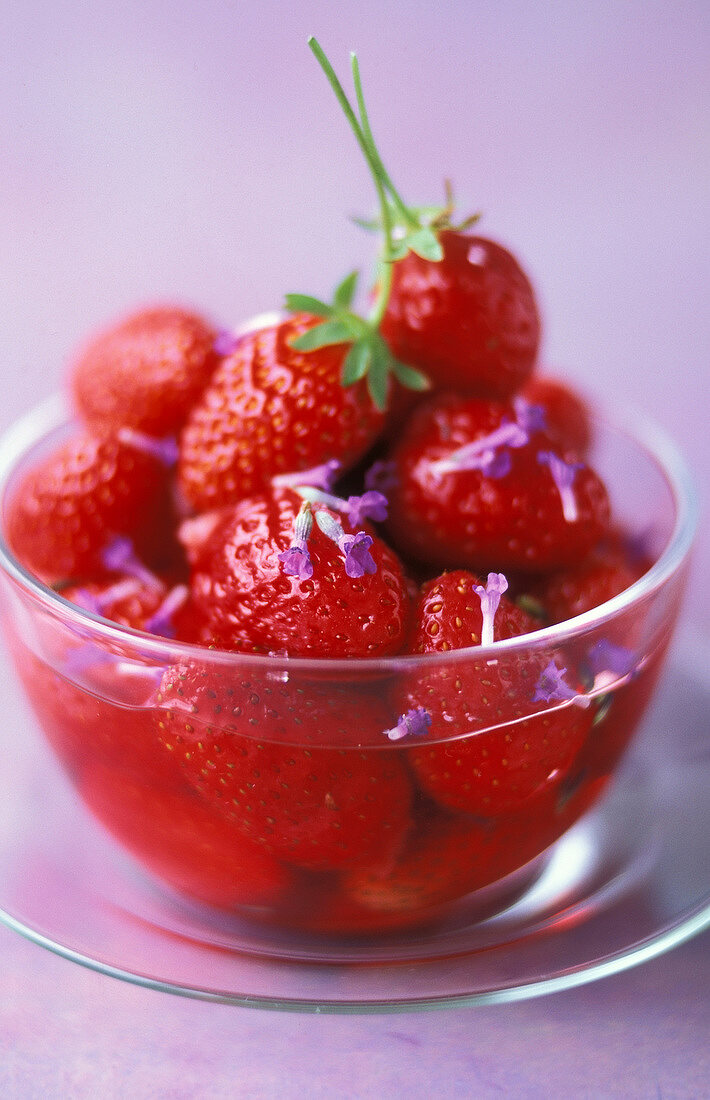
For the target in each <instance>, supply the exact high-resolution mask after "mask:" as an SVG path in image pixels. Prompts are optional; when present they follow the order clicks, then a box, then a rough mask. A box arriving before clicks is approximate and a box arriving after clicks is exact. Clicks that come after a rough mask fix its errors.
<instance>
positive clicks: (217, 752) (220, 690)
mask: <svg viewBox="0 0 710 1100" xmlns="http://www.w3.org/2000/svg"><path fill="white" fill-rule="evenodd" d="M158 701H159V708H158V710H157V711H156V718H157V721H158V725H159V730H160V737H161V739H162V741H163V743H164V744H165V746H166V748H167V749H169V750H170V751H171V753H172V754H173V755H174V756H175V757H176V758H177V759H178V760H179V762H180V764H181V766H182V768H183V771H184V773H185V775H186V776H187V778H188V779H189V781H190V782H191V783H192V784H193V785H194V787H195V788H196V789H197V790H198V791H199V792H200V794H201V795H202V796H203V798H204V799H205V800H206V802H207V803H208V804H209V805H210V806H213V807H218V808H219V809H220V811H221V812H222V813H223V814H224V815H225V817H227V818H229V820H230V821H233V822H234V823H235V824H236V825H237V826H238V828H239V829H240V831H241V832H243V833H244V835H246V836H247V837H249V838H250V840H252V841H254V842H256V843H257V844H259V845H261V846H263V847H264V848H265V849H266V850H267V851H269V852H272V853H274V854H276V855H278V856H279V857H280V858H283V859H285V860H287V861H288V862H289V863H293V864H295V865H297V866H299V867H305V868H309V869H312V870H329V869H334V868H339V867H345V866H353V865H357V866H360V865H367V864H373V863H376V864H377V865H378V866H379V865H381V864H385V863H387V861H391V860H392V859H393V858H394V856H395V855H396V854H397V853H398V851H399V849H400V848H401V846H402V843H403V841H404V837H405V835H406V833H407V831H408V829H409V825H410V802H411V783H410V780H409V778H408V775H407V773H406V771H405V769H404V766H403V764H402V762H401V760H400V758H399V756H400V755H401V754H398V753H397V752H396V751H392V750H391V749H390V750H389V751H387V750H386V751H384V752H383V751H377V750H365V749H355V748H343V749H335V748H320V747H318V745H317V742H318V741H319V740H320V741H323V742H324V743H325V744H329V745H334V744H337V743H338V742H339V741H340V742H341V743H342V742H345V743H347V741H348V740H352V732H351V729H350V727H351V725H353V724H356V725H357V727H358V728H363V729H367V728H370V727H374V728H379V729H383V727H384V725H385V721H384V714H383V711H382V704H381V703H380V702H379V701H378V700H377V699H376V698H375V697H367V696H363V697H362V698H360V699H359V700H358V702H357V706H356V707H355V706H353V699H352V698H351V697H350V696H349V695H348V694H347V693H345V692H344V691H342V690H341V691H339V690H337V688H333V686H332V685H330V684H327V683H325V684H322V685H312V687H311V689H310V690H307V691H305V692H304V690H303V685H302V684H301V685H299V684H298V681H296V684H295V685H292V684H291V683H290V682H288V681H287V682H285V683H284V682H278V681H276V682H273V683H269V682H268V680H264V679H263V678H262V676H260V675H259V671H258V669H257V670H256V671H255V673H254V674H253V675H252V677H248V674H247V673H246V672H245V673H244V674H243V675H239V674H233V673H229V672H226V671H225V672H224V673H221V672H219V671H218V670H215V669H214V668H204V667H200V666H195V665H193V666H189V665H187V666H186V665H180V666H177V667H175V668H173V669H171V670H170V671H169V672H167V673H166V674H165V676H164V677H163V682H162V685H161V688H160V692H159V696H158ZM343 727H344V728H343ZM304 738H305V740H306V741H310V742H311V743H312V742H313V741H315V742H316V744H315V745H312V744H311V745H310V746H309V745H308V744H303V740H304ZM294 740H295V741H296V742H297V743H289V741H291V742H293V741H294ZM298 742H301V743H298ZM385 743H386V742H385Z"/></svg>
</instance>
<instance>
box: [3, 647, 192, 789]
mask: <svg viewBox="0 0 710 1100" xmlns="http://www.w3.org/2000/svg"><path fill="white" fill-rule="evenodd" d="M18 652H19V653H20V660H18V661H17V667H18V670H19V673H20V676H21V678H22V682H23V684H24V687H25V691H26V692H27V696H28V698H29V701H30V703H31V705H32V707H33V709H34V710H35V713H36V714H37V717H38V719H39V722H40V724H41V726H42V728H43V730H44V732H45V734H46V736H47V740H48V741H49V743H50V744H51V745H52V747H53V748H54V750H55V752H56V753H57V756H58V757H59V759H60V761H61V762H62V764H63V766H64V767H65V768H66V770H67V771H68V772H69V773H70V774H71V775H80V774H81V773H82V772H83V770H84V769H85V768H86V767H87V766H89V765H92V764H93V763H101V764H102V765H105V766H106V767H108V768H111V769H112V770H114V771H116V772H118V773H121V774H123V775H125V776H127V777H129V778H131V779H134V780H136V781H137V782H144V783H152V784H153V785H155V786H161V787H169V788H175V787H177V788H179V787H181V786H182V785H183V783H184V781H183V780H182V777H181V776H180V774H179V771H177V770H176V769H175V768H173V767H171V766H170V761H168V762H167V763H166V760H165V753H164V751H163V750H162V747H161V745H160V743H159V741H158V738H157V736H156V733H155V728H154V724H153V719H152V712H151V709H150V708H149V707H148V706H146V696H147V695H148V694H149V693H150V692H152V691H153V690H154V688H155V685H154V683H152V682H151V680H150V678H149V677H148V676H147V675H146V676H141V674H140V673H139V671H138V669H137V667H136V670H135V672H134V673H131V672H130V671H123V670H122V668H121V662H120V659H119V658H117V657H116V658H114V659H113V660H107V655H106V654H104V653H99V652H98V651H97V652H92V650H91V647H90V646H89V645H88V644H87V645H85V646H84V647H77V650H75V651H74V653H73V654H71V655H70V656H69V657H68V662H69V668H68V670H67V677H71V678H65V677H64V676H62V675H61V674H60V673H59V672H57V671H56V670H55V669H54V668H53V667H52V666H51V665H50V664H47V663H45V662H44V661H42V660H41V659H40V658H39V657H36V656H35V655H34V654H33V653H31V652H30V651H29V650H26V649H22V650H18ZM74 666H77V667H74ZM76 681H84V682H85V683H87V684H88V685H90V689H91V690H89V688H88V687H83V686H82V684H81V683H80V682H76ZM131 699H135V706H131V705H130V702H131Z"/></svg>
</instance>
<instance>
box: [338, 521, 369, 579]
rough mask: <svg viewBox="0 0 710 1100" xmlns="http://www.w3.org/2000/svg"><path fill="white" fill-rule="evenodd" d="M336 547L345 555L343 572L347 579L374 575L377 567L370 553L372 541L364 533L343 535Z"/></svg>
mask: <svg viewBox="0 0 710 1100" xmlns="http://www.w3.org/2000/svg"><path fill="white" fill-rule="evenodd" d="M338 546H339V547H340V549H341V550H342V552H343V554H344V555H345V572H346V573H347V575H348V576H349V577H362V576H364V575H365V573H376V572H377V565H376V564H375V560H374V558H373V557H372V555H371V553H370V547H371V546H372V539H371V538H370V536H369V535H366V534H365V532H364V531H358V532H357V533H356V534H354V535H343V537H342V538H341V539H339V540H338Z"/></svg>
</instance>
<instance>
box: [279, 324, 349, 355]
mask: <svg viewBox="0 0 710 1100" xmlns="http://www.w3.org/2000/svg"><path fill="white" fill-rule="evenodd" d="M352 338H353V332H352V329H351V328H350V326H349V325H347V324H346V323H345V321H323V322H322V323H321V324H320V325H315V326H314V327H313V328H309V329H308V331H307V332H302V333H301V335H300V336H297V337H296V339H295V340H292V341H291V347H292V348H296V350H297V351H315V350H316V348H325V347H328V346H329V345H330V344H346V343H349V342H350V341H351V340H352Z"/></svg>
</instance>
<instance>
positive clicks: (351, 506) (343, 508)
mask: <svg viewBox="0 0 710 1100" xmlns="http://www.w3.org/2000/svg"><path fill="white" fill-rule="evenodd" d="M289 476H291V475H289ZM294 491H295V492H297V493H298V495H299V496H300V497H303V499H304V500H307V501H309V502H310V503H311V504H324V505H325V506H326V508H330V509H331V510H332V511H333V512H341V513H343V514H346V513H347V516H348V520H349V522H350V523H351V524H352V526H353V527H357V525H358V524H359V523H363V522H364V521H365V520H366V519H372V520H375V521H376V522H378V523H381V522H382V521H383V520H385V519H387V497H386V496H384V495H383V494H382V493H379V492H378V491H377V490H376V489H371V490H369V491H368V492H366V493H363V494H362V496H351V497H348V499H347V500H344V499H343V497H336V496H334V495H333V494H332V493H325V492H323V491H322V490H321V489H317V488H314V487H312V486H311V485H309V484H307V483H305V484H303V485H298V486H294Z"/></svg>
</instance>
